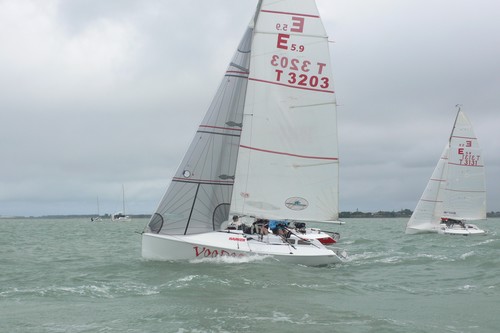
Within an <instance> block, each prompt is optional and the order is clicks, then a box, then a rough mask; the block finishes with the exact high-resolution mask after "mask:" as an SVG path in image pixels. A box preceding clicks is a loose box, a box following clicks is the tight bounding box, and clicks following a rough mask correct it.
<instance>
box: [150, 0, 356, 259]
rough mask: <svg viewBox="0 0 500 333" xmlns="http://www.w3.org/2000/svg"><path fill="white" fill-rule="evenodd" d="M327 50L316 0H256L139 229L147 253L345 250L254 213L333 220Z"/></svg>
mask: <svg viewBox="0 0 500 333" xmlns="http://www.w3.org/2000/svg"><path fill="white" fill-rule="evenodd" d="M329 52H330V51H329V43H328V36H327V34H326V31H325V28H324V26H323V23H322V21H321V18H320V16H319V13H318V9H317V7H316V3H315V1H314V0H300V1H297V0H281V1H275V0H260V1H259V2H258V5H257V10H256V12H255V15H254V18H253V19H252V20H251V22H250V24H249V26H248V28H247V30H246V32H245V33H244V36H243V38H242V40H241V42H240V44H239V46H238V48H237V51H236V53H235V55H234V56H233V58H232V61H231V62H230V64H229V67H228V69H227V71H226V74H225V77H224V79H223V81H222V83H221V85H220V86H219V89H218V91H217V92H216V95H215V97H214V99H213V101H212V104H211V105H210V107H209V109H208V111H207V113H206V115H205V117H204V119H203V121H202V123H201V125H200V126H199V128H198V131H197V132H196V135H195V138H194V139H193V141H192V143H191V145H190V147H189V149H188V151H187V153H186V155H185V156H184V159H183V160H182V162H181V164H180V166H179V168H178V170H177V172H176V173H175V176H174V177H173V179H172V182H171V184H170V186H169V188H168V189H167V192H166V193H165V195H164V197H163V198H162V200H161V201H160V204H159V205H158V208H157V209H156V211H155V213H154V214H153V215H152V217H151V220H150V221H149V223H148V225H147V226H146V228H145V230H144V232H143V234H142V256H143V257H144V258H146V259H151V260H192V259H203V258H214V257H220V256H232V257H240V256H252V255H262V256H270V257H273V258H274V259H277V260H279V261H282V262H287V263H295V264H303V265H309V266H316V265H327V264H332V263H339V262H343V261H344V260H345V259H346V257H347V254H346V252H345V251H344V250H343V249H339V248H333V247H327V246H325V245H323V244H322V243H321V242H320V241H319V240H317V239H306V238H305V237H302V236H301V235H300V234H298V233H295V232H293V231H288V233H287V234H286V235H284V234H280V233H278V232H277V233H274V232H266V233H264V232H257V231H256V229H257V228H252V227H255V226H257V225H254V223H257V222H259V221H262V222H263V224H265V223H266V222H265V221H267V222H268V224H269V226H271V225H273V226H279V225H283V224H288V223H292V222H324V223H338V222H337V219H338V172H339V171H338V165H339V164H338V142H337V141H338V140H337V123H336V105H335V93H334V90H333V85H332V82H333V78H332V68H331V63H330V53H329ZM230 216H231V217H232V216H237V217H238V218H242V219H244V220H246V219H250V220H251V221H252V222H253V221H255V222H254V223H251V224H250V226H249V228H242V229H240V230H238V229H229V228H228V229H226V228H225V227H224V226H225V225H227V224H228V222H229V218H230ZM259 229H260V231H262V230H264V229H262V228H259ZM252 230H253V231H252ZM266 231H267V230H266ZM271 231H274V230H271Z"/></svg>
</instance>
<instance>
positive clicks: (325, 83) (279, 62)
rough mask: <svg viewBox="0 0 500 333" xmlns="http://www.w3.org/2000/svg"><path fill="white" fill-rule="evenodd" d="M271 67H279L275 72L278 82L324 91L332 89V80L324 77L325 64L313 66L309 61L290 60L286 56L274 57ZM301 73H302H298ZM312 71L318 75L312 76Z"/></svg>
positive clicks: (319, 63)
mask: <svg viewBox="0 0 500 333" xmlns="http://www.w3.org/2000/svg"><path fill="white" fill-rule="evenodd" d="M271 65H272V66H273V67H278V68H277V69H276V70H275V73H276V78H275V80H276V81H277V82H283V83H285V82H286V83H288V84H291V85H297V86H299V87H312V88H318V87H319V88H322V89H327V88H329V87H330V79H329V78H328V77H327V76H322V75H323V72H324V70H325V67H326V64H325V63H321V62H318V63H316V64H313V63H312V62H311V61H309V60H299V59H296V58H291V59H290V58H288V57H285V56H278V55H273V56H272V58H271ZM299 71H300V72H302V73H296V72H299ZM311 71H312V73H317V74H318V75H310V73H311Z"/></svg>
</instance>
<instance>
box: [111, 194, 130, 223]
mask: <svg viewBox="0 0 500 333" xmlns="http://www.w3.org/2000/svg"><path fill="white" fill-rule="evenodd" d="M122 209H123V210H122V211H121V212H116V213H114V214H111V221H121V222H127V221H132V218H131V217H130V216H128V215H126V214H125V186H123V185H122Z"/></svg>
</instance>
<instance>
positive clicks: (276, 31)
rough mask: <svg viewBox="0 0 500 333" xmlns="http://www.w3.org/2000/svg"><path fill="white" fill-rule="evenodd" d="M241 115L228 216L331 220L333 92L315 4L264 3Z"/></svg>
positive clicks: (334, 199) (334, 196)
mask: <svg viewBox="0 0 500 333" xmlns="http://www.w3.org/2000/svg"><path fill="white" fill-rule="evenodd" d="M244 110H245V111H244V117H243V130H242V136H241V142H240V150H239V156H238V163H237V170H236V179H235V185H234V191H233V196H232V204H231V211H232V212H234V213H237V214H242V215H247V216H255V217H265V218H275V219H292V220H309V221H311V220H314V221H335V220H336V219H337V218H338V172H339V171H338V144H337V124H336V109H335V93H334V90H333V78H332V68H331V64H330V51H329V45H328V37H327V35H326V32H325V29H324V26H323V24H322V21H321V19H320V16H319V13H318V9H317V7H316V3H315V1H296V0H284V1H263V2H262V4H261V6H260V11H259V12H258V13H257V15H256V20H255V31H254V37H253V42H252V56H251V64H250V75H249V82H248V88H247V98H246V102H245V109H244Z"/></svg>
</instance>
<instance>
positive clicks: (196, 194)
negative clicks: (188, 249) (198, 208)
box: [184, 184, 201, 235]
mask: <svg viewBox="0 0 500 333" xmlns="http://www.w3.org/2000/svg"><path fill="white" fill-rule="evenodd" d="M200 186H201V184H198V186H197V187H196V193H195V195H194V198H193V205H192V206H191V210H190V211H189V217H188V220H187V223H186V229H184V235H187V230H188V228H189V223H190V222H191V216H192V215H193V211H194V205H195V204H196V198H197V197H198V191H199V190H200Z"/></svg>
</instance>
